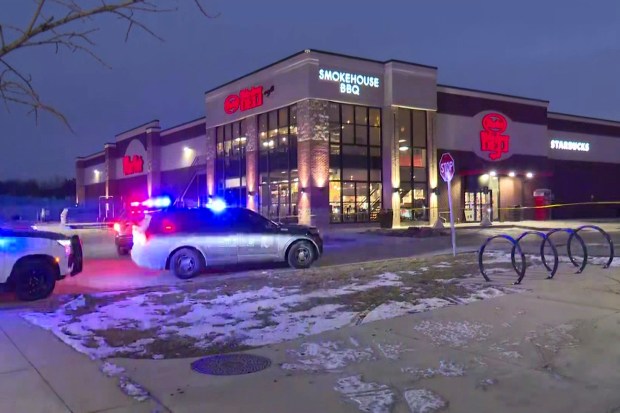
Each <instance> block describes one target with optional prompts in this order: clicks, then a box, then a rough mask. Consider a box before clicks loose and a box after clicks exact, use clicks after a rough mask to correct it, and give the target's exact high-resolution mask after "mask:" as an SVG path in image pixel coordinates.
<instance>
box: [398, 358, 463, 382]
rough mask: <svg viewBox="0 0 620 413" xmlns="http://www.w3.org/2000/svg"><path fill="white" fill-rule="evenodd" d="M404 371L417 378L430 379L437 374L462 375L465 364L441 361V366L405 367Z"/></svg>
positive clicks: (445, 375)
mask: <svg viewBox="0 0 620 413" xmlns="http://www.w3.org/2000/svg"><path fill="white" fill-rule="evenodd" d="M401 371H402V372H403V373H408V374H411V375H413V376H414V378H415V380H420V379H430V378H433V377H435V376H444V377H461V376H464V375H465V366H463V365H461V364H457V363H455V362H453V361H445V360H440V361H439V368H438V369H433V368H426V369H420V368H414V367H403V368H401Z"/></svg>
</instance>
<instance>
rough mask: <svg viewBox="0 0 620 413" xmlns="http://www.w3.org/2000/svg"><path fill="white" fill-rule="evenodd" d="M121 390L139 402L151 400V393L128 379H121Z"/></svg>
mask: <svg viewBox="0 0 620 413" xmlns="http://www.w3.org/2000/svg"><path fill="white" fill-rule="evenodd" d="M119 385H120V388H121V390H122V391H123V392H124V393H125V394H126V395H127V396H129V397H133V398H134V399H136V400H138V401H139V402H143V401H145V400H146V399H148V398H149V392H148V391H146V390H145V389H144V388H143V387H142V386H140V385H139V384H138V383H134V382H133V381H131V380H130V379H128V378H127V377H121V378H120V381H119Z"/></svg>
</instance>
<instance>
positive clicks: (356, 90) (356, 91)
mask: <svg viewBox="0 0 620 413" xmlns="http://www.w3.org/2000/svg"><path fill="white" fill-rule="evenodd" d="M319 80H325V81H328V82H336V83H340V93H343V94H346V95H356V96H359V95H360V91H361V89H362V88H363V87H369V88H370V87H372V88H378V87H379V78H378V77H376V76H368V75H360V74H358V73H349V72H341V71H339V70H329V69H319Z"/></svg>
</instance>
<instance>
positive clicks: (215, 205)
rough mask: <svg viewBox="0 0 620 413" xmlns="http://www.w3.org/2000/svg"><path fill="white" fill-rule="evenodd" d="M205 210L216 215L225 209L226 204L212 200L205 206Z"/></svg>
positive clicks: (220, 200) (219, 200)
mask: <svg viewBox="0 0 620 413" xmlns="http://www.w3.org/2000/svg"><path fill="white" fill-rule="evenodd" d="M207 208H209V209H210V210H211V211H213V212H215V213H216V214H217V213H219V212H222V211H224V210H225V209H226V202H224V200H223V199H219V198H214V199H212V200H210V201H209V203H208V204H207Z"/></svg>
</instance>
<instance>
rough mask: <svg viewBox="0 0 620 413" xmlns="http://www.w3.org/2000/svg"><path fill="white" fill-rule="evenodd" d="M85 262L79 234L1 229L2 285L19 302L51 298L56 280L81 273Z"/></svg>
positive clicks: (0, 271)
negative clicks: (66, 234)
mask: <svg viewBox="0 0 620 413" xmlns="http://www.w3.org/2000/svg"><path fill="white" fill-rule="evenodd" d="M82 263H83V255H82V243H81V241H80V238H79V237H78V236H77V235H74V236H72V237H67V236H65V235H62V234H57V233H54V232H45V231H36V230H34V229H32V228H7V227H0V286H1V287H2V289H4V290H9V291H14V292H15V293H16V295H17V297H18V298H19V299H20V300H24V301H33V300H39V299H41V298H46V297H48V296H49V295H50V294H51V293H52V291H54V287H55V285H56V281H58V280H62V279H63V278H65V277H66V276H67V275H72V276H73V275H76V274H78V273H80V272H81V271H82Z"/></svg>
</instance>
